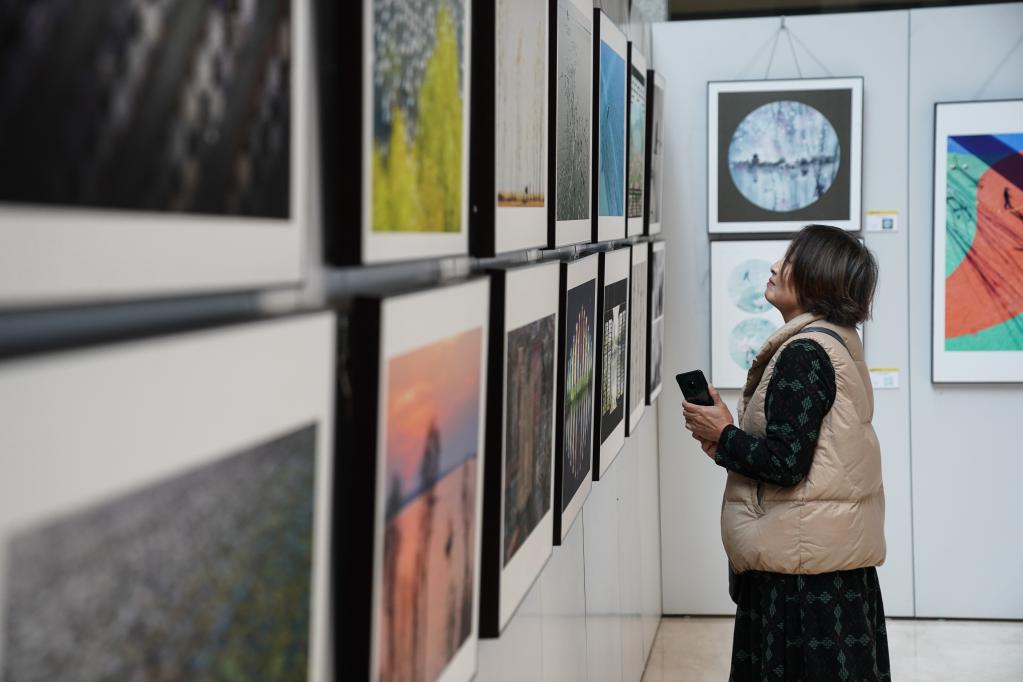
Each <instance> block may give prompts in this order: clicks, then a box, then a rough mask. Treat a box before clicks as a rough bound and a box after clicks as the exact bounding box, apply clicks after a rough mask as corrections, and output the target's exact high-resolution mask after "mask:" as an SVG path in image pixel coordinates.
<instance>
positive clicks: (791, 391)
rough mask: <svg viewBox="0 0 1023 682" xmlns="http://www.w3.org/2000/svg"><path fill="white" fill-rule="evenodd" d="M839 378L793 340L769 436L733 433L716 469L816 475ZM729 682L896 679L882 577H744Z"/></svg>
mask: <svg viewBox="0 0 1023 682" xmlns="http://www.w3.org/2000/svg"><path fill="white" fill-rule="evenodd" d="M834 401H835V370H834V367H832V365H831V360H830V358H829V357H828V354H827V353H826V352H825V351H824V349H823V348H822V347H821V345H820V344H818V343H817V342H816V341H811V340H809V339H799V340H797V341H793V342H792V343H790V344H789V345H788V346H786V348H785V350H783V351H782V352H781V355H780V356H779V357H778V362H777V364H776V365H775V369H774V374H773V375H772V376H771V381H770V383H769V384H768V387H767V400H766V403H765V411H766V417H767V437H766V438H757V437H755V436H751V435H749V434H748V433H746V432H745V431H742V430H741V429H739V428H737V427H735V426H728V427H727V428H725V430H724V431H722V432H721V441H720V443H719V445H718V452H717V456H716V457H715V461H716V462H717V463H718V464H719V465H721V466H723V467H725V468H726V469H729V470H731V471H734V472H736V473H739V474H742V475H743V476H748V477H750V478H752V479H755V480H757V481H764V482H766V483H772V484H775V485H781V486H791V485H796V484H797V483H799V482H800V481H801V480H803V477H805V476H806V474H807V473H808V472H809V471H810V464H811V463H812V461H813V452H814V449H815V448H816V445H817V437H818V435H819V431H820V427H821V422H822V421H823V420H824V416H825V415H826V414H827V413H828V410H830V409H831V405H832V404H833V403H834ZM738 581H739V584H738V596H737V603H738V607H737V609H736V612H735V635H734V638H733V640H732V672H731V675H730V676H729V680H730V681H732V682H746V681H747V680H750V681H752V680H756V681H757V682H761V681H762V680H786V681H788V682H794V681H797V680H798V681H800V682H831V681H841V682H861V681H864V680H869V681H870V682H875V681H878V680H890V679H891V673H890V670H889V663H888V636H887V633H886V631H885V621H884V606H883V604H882V603H881V588H880V586H879V585H878V581H877V570H876V569H875V568H861V569H857V570H853V571H836V572H833V573H822V574H819V575H786V574H782V573H768V572H765V571H747V572H745V573H743V574H741V575H740V576H739V577H738Z"/></svg>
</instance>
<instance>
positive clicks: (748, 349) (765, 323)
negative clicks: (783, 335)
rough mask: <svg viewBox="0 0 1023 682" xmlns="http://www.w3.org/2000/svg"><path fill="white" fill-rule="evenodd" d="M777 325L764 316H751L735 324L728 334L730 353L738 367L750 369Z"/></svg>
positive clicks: (744, 370)
mask: <svg viewBox="0 0 1023 682" xmlns="http://www.w3.org/2000/svg"><path fill="white" fill-rule="evenodd" d="M775 329H776V325H775V324H774V323H773V322H772V321H771V320H768V319H765V318H763V317H750V318H747V319H745V320H743V321H742V322H740V323H739V324H737V325H735V328H734V329H732V333H731V334H729V336H728V355H729V356H730V357H731V358H732V362H734V363H735V364H736V365H737V367H738V368H739V369H740V370H741V371H743V372H747V371H749V368H750V367H752V366H753V361H754V360H755V359H756V357H757V353H758V352H759V351H760V349H761V348H762V347H763V345H764V342H766V341H767V339H769V338H770V337H771V334H773V333H774V330H775Z"/></svg>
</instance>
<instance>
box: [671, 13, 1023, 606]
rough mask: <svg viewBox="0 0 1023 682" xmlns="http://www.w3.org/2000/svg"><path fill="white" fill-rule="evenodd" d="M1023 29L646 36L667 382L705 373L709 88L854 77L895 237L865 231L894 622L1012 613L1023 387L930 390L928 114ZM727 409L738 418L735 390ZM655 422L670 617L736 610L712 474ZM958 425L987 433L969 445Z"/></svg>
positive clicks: (674, 417) (700, 30)
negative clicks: (662, 100) (894, 219)
mask: <svg viewBox="0 0 1023 682" xmlns="http://www.w3.org/2000/svg"><path fill="white" fill-rule="evenodd" d="M1020 18H1023V6H1021V5H1018V4H1014V5H996V6H985V7H981V8H978V7H970V8H963V9H957V10H945V9H941V10H913V11H894V12H875V13H857V14H830V15H824V16H803V17H790V18H788V19H786V21H785V27H786V29H787V30H788V31H790V32H791V33H789V34H788V35H787V34H786V33H785V32H781V33H779V29H780V27H781V25H782V24H781V20H780V19H778V18H757V19H739V20H714V21H696V22H672V23H666V24H659V25H656V26H655V27H654V45H653V54H654V59H655V60H656V62H657V63H658V64H659V65H660V68H661V70H662V71H663V72H664V74H665V77H666V78H667V80H668V83H669V84H670V87H669V90H668V94H667V102H666V104H667V111H669V112H671V113H670V116H671V117H674V121H676V123H675V124H674V125H667V126H666V146H667V153H666V160H665V178H666V184H667V186H668V187H671V188H672V191H670V192H667V193H666V196H665V207H664V212H665V218H666V221H667V225H666V228H665V234H666V237H667V240H668V263H669V264H670V265H669V268H668V272H667V275H666V276H667V290H668V292H670V293H671V294H672V297H670V298H669V304H668V309H667V313H666V318H667V328H666V343H665V346H666V350H665V370H664V371H665V374H666V376H670V375H671V374H672V373H675V372H679V371H685V370H689V369H694V368H697V367H699V368H704V369H706V368H708V367H709V365H710V355H711V348H710V332H709V329H710V277H709V268H710V257H709V251H710V249H709V239H708V236H707V233H706V222H707V187H706V175H707V171H706V166H707V133H706V130H707V95H706V87H707V86H706V84H707V82H708V81H712V80H743V79H747V80H748V79H754V80H756V79H763V78H765V77H769V78H798V77H808V78H813V77H831V76H834V77H841V76H862V77H863V79H864V124H863V130H864V135H863V140H864V142H863V211H864V212H865V213H866V212H868V211H895V212H897V213H898V220H899V223H898V230H897V231H895V232H886V233H875V232H863V233H862V235H861V236H862V237H863V238H864V239H865V241H866V243H867V245H868V246H869V247H870V248H871V250H873V252H874V253H875V254H876V256H877V258H878V262H879V265H880V269H881V276H880V284H879V290H878V295H877V299H876V303H875V309H874V317H873V319H872V320H871V322H870V323H868V324H867V325H866V328H865V338H866V354H867V362H868V365H869V366H870V367H872V368H884V369H892V370H895V371H896V376H897V377H898V384H897V387H895V388H890V389H879V390H876V391H875V416H874V425H875V428H876V429H877V433H878V436H879V439H880V442H881V446H882V466H883V475H884V483H885V492H886V499H887V514H886V524H885V535H886V540H887V543H888V558H887V561H886V563H885V565H884V566H883V567H882V568H881V569H880V570H879V574H880V577H881V582H882V585H883V589H884V598H885V607H886V611H887V613H888V614H889V615H892V616H913V615H919V616H950V617H981V618H994V617H1002V618H1005V617H1014V618H1019V617H1023V597H1021V596H1020V589H1021V588H1020V587H1019V586H1018V585H1017V584H1015V582H1014V581H1013V579H1012V577H1011V576H1017V575H1019V573H1020V570H1021V568H1023V551H1021V550H1019V548H1018V546H1016V544H1015V543H1011V542H1006V541H1005V538H1008V537H1018V535H1019V533H1020V522H1019V521H1018V514H1015V513H1014V512H1013V505H1014V502H1013V499H1014V493H1013V488H1014V484H1012V483H1011V481H1013V480H1018V475H1019V464H1018V463H1017V462H1015V461H1012V462H1010V461H1009V458H1011V457H1012V456H1011V455H1010V454H1008V453H1010V452H1013V451H1014V445H1013V443H1014V439H1013V438H1012V436H1011V432H1010V430H1009V429H1010V426H1009V424H1010V421H1011V417H1010V415H1012V414H1014V413H1016V412H1018V411H1019V409H1020V408H1023V396H1021V392H1020V388H1019V387H1018V386H1000V387H994V386H992V387H984V386H956V387H945V386H935V385H932V384H931V381H930V339H931V335H930V334H931V327H930V314H931V313H930V311H931V293H930V289H931V284H930V273H931V269H930V262H931V260H930V259H931V208H930V206H931V203H930V202H931V198H932V190H931V184H932V179H931V178H932V175H931V174H932V165H931V164H932V153H931V147H932V142H931V140H932V136H933V102H934V101H935V100H941V99H945V100H960V99H974V98H975V97H976V96H977V91H978V89H979V88H980V86H981V84H982V83H983V82H984V81H985V80H987V78H988V76H989V75H990V74H991V73H992V72H993V71H994V69H995V67H996V66H997V65H998V63H999V62H1000V61H1002V60H1003V58H1005V56H1006V54H1007V53H1008V52H1009V51H1010V49H1011V48H1012V47H1013V44H1014V43H1015V41H1016V40H1018V38H1019V37H1020V28H1019V27H1020V26H1023V21H1020ZM776 35H777V36H778V41H777V45H776V50H773V51H772V50H771V49H770V48H771V46H772V43H773V41H774V37H775V36H776ZM950 36H955V39H954V40H951V42H950V39H949V37H950ZM790 37H791V38H792V40H791V41H790ZM953 44H954V48H952V47H951V46H952V45H953ZM722 46H729V47H728V48H727V49H723V47H722ZM707 55H713V59H708V58H707ZM939 55H940V58H939ZM1021 61H1023V51H1021V50H1017V51H1016V53H1015V54H1014V55H1012V56H1011V57H1010V61H1009V62H1008V63H1007V64H1006V65H1005V66H1004V67H1003V68H1002V69H1001V70H1000V71H999V72H998V73H997V74H996V75H995V76H994V78H992V79H991V82H990V84H989V85H988V86H987V88H986V89H985V92H984V93H982V94H983V97H981V99H997V98H1006V97H1019V96H1020V95H1023V82H1021V81H1020V79H1019V73H1020V64H1021ZM953 66H954V68H953ZM669 120H671V119H669ZM677 121H685V122H686V123H687V124H686V125H682V124H679V123H677ZM723 397H724V398H725V400H726V402H728V403H729V404H730V405H731V406H732V407H733V410H734V406H735V404H736V403H737V401H738V397H739V395H738V391H728V392H723ZM659 412H660V414H659V417H660V441H661V444H662V449H661V452H662V456H661V515H662V520H663V525H662V570H663V585H664V612H665V613H668V614H725V613H732V612H734V605H733V604H732V603H731V601H730V600H729V598H728V595H727V584H726V574H725V566H726V559H725V555H724V551H723V549H722V547H721V540H720V535H719V524H718V513H719V510H720V504H721V492H722V490H723V487H724V480H725V474H724V470H722V469H720V468H719V467H717V466H715V465H714V464H713V463H711V462H709V461H708V460H707V459H706V457H704V456H703V454H702V453H701V451H700V450H699V448H698V447H697V445H696V443H695V442H694V441H692V440H691V439H689V437H688V433H687V432H685V431H684V430H683V429H682V425H681V419H680V413H681V396H680V395H679V394H678V391H673V390H666V391H665V395H664V396H662V398H661V404H660V407H659ZM964 424H983V425H984V426H983V427H982V428H981V429H979V432H976V433H975V432H974V431H972V430H968V429H965V428H963V427H962V425H964ZM978 443H979V444H982V447H980V448H978ZM981 452H987V453H990V454H988V455H986V456H985V459H986V460H987V461H986V463H985V465H984V467H983V468H980V467H963V466H961V465H958V462H959V461H960V459H961V458H962V456H963V455H964V454H967V453H971V454H972V453H981ZM973 456H974V457H976V456H978V455H977V454H974V455H973ZM999 456H1001V457H1004V458H1005V459H1003V460H1001V462H1002V464H1003V466H1002V468H1001V469H999V466H998V464H996V462H998V461H999V460H998V459H997V458H998V457H999ZM995 471H1000V473H998V474H995V473H992V472H995ZM964 488H965V489H964ZM964 493H965V494H964ZM953 500H955V502H953ZM950 548H954V550H953V551H950ZM960 549H965V550H966V551H959V550H960ZM953 555H954V558H953ZM953 585H954V588H953V587H952V586H953Z"/></svg>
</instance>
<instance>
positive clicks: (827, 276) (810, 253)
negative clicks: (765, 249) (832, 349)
mask: <svg viewBox="0 0 1023 682" xmlns="http://www.w3.org/2000/svg"><path fill="white" fill-rule="evenodd" d="M785 262H786V263H787V264H788V270H789V278H790V280H789V281H790V282H791V283H792V287H793V288H794V289H795V292H796V297H797V300H798V301H799V304H800V306H801V307H802V308H803V310H805V311H806V312H808V313H814V314H816V315H821V316H823V317H824V319H825V320H827V321H828V322H830V323H832V324H836V325H839V326H841V327H855V326H856V325H858V324H860V323H862V322H864V321H866V320H867V319H869V318H870V312H871V306H872V305H873V302H874V291H875V290H876V289H877V260H876V259H875V258H874V254H872V253H871V252H870V250H869V249H867V247H866V246H865V245H864V244H863V243H862V242H861V241H860V240H859V239H857V238H856V237H854V236H853V235H851V234H849V233H848V232H846V231H845V230H840V229H838V228H837V227H831V226H830V225H807V226H806V227H804V228H803V229H802V230H801V231H800V232H799V234H797V235H796V237H795V239H793V240H792V243H791V244H789V248H788V251H786V253H785Z"/></svg>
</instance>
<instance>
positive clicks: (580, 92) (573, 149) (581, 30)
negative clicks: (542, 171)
mask: <svg viewBox="0 0 1023 682" xmlns="http://www.w3.org/2000/svg"><path fill="white" fill-rule="evenodd" d="M590 25H591V20H590V19H589V18H588V17H587V16H586V15H584V14H583V13H582V12H580V11H579V10H578V9H577V8H576V7H575V5H574V4H573V3H572V2H570V1H569V0H558V26H557V30H558V66H557V79H558V80H557V96H558V101H557V126H556V131H555V134H556V142H555V148H556V152H555V157H556V161H555V173H556V177H555V180H556V181H557V182H556V187H557V197H556V204H557V207H556V214H557V219H558V220H588V219H589V217H590V152H591V150H590V120H591V112H590V102H591V96H592V91H593V86H592V84H591V83H590V73H591V68H590V63H591V61H592V59H591V55H590V46H591V44H592V42H593V31H592V29H591V28H590Z"/></svg>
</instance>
